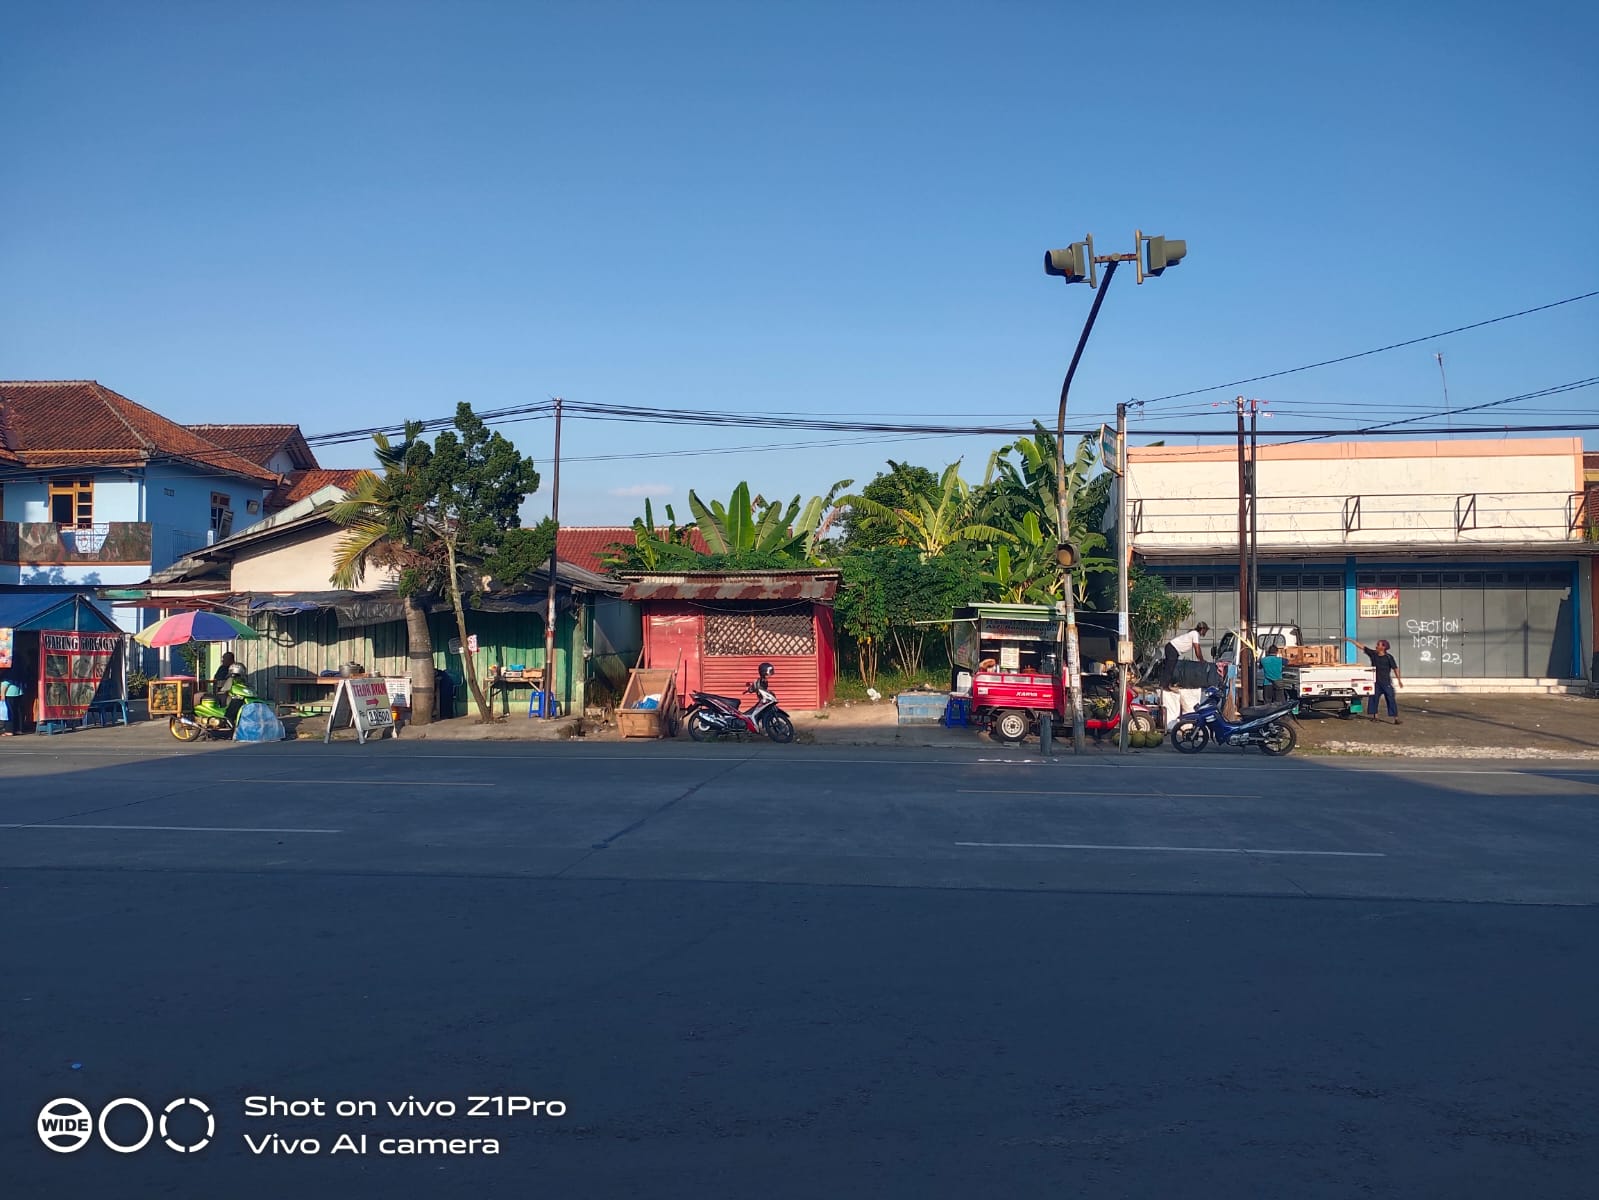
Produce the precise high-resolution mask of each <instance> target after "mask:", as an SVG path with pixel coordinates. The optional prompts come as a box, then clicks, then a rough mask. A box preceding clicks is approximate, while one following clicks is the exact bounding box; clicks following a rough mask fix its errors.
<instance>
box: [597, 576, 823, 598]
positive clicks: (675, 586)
mask: <svg viewBox="0 0 1599 1200" xmlns="http://www.w3.org/2000/svg"><path fill="white" fill-rule="evenodd" d="M625 581H626V583H627V590H626V591H624V592H623V593H622V598H623V599H624V600H819V601H821V602H823V603H829V602H831V601H832V599H833V597H834V596H835V595H836V594H837V592H838V581H839V573H838V572H837V571H646V572H633V571H629V572H628V573H627V575H626V576H625Z"/></svg>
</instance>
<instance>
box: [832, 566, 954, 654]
mask: <svg viewBox="0 0 1599 1200" xmlns="http://www.w3.org/2000/svg"><path fill="white" fill-rule="evenodd" d="M840 570H841V571H842V573H843V579H842V580H841V581H840V586H839V594H838V600H837V608H836V612H837V615H838V619H839V625H840V628H842V629H843V630H844V631H845V632H846V633H847V634H848V635H849V636H850V637H851V638H852V639H853V640H854V642H855V645H856V647H857V648H858V649H859V650H860V651H861V659H862V670H863V673H864V671H865V669H866V665H867V661H868V656H869V655H877V654H879V653H880V648H881V647H883V646H885V645H886V646H887V647H888V648H889V649H890V650H891V651H892V653H893V656H894V661H895V663H896V664H897V665H898V667H899V669H900V670H902V671H906V672H910V673H916V672H919V671H920V670H921V669H922V661H923V657H924V655H925V653H926V649H927V644H928V639H929V637H931V638H933V639H934V641H936V642H942V641H943V640H944V630H945V625H944V624H943V622H947V621H948V620H949V618H950V615H951V614H952V613H953V612H954V611H955V609H956V608H958V607H959V606H961V605H962V604H968V603H970V602H971V601H972V600H975V599H977V598H978V596H979V595H981V591H982V584H981V581H980V580H979V578H978V572H977V562H976V561H975V556H974V555H973V554H972V553H970V552H969V551H966V550H960V549H957V550H952V551H949V552H947V553H945V554H941V555H933V556H929V555H924V554H922V553H921V552H920V551H918V550H916V549H915V548H913V547H908V546H907V547H899V548H894V547H884V548H881V549H877V550H866V551H862V552H860V553H857V554H851V555H849V556H848V557H846V558H845V559H844V560H843V561H842V562H841V564H840ZM877 666H878V660H877V659H876V658H875V657H873V658H872V659H871V668H872V670H873V671H874V672H875V671H876V669H877Z"/></svg>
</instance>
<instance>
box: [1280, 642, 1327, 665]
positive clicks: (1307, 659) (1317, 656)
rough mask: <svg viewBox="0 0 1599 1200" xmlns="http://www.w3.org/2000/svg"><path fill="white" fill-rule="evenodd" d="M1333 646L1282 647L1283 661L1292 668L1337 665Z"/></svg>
mask: <svg viewBox="0 0 1599 1200" xmlns="http://www.w3.org/2000/svg"><path fill="white" fill-rule="evenodd" d="M1336 652H1337V647H1335V646H1284V647H1283V661H1284V662H1286V663H1287V664H1289V665H1290V666H1294V667H1332V666H1336V665H1337V663H1338V660H1337V658H1336V657H1335V655H1336Z"/></svg>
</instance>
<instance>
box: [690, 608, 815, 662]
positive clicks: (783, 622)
mask: <svg viewBox="0 0 1599 1200" xmlns="http://www.w3.org/2000/svg"><path fill="white" fill-rule="evenodd" d="M705 653H706V654H710V655H715V656H717V657H732V656H735V655H746V654H754V655H766V656H770V657H772V658H782V657H794V656H799V655H805V654H814V653H816V629H815V626H814V625H813V624H812V623H811V614H810V613H808V612H798V613H706V614H705Z"/></svg>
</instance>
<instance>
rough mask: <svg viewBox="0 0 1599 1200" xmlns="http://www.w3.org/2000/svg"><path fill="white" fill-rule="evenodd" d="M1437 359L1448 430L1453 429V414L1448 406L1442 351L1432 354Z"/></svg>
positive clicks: (1447, 389) (1446, 381)
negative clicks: (1442, 383) (1442, 384)
mask: <svg viewBox="0 0 1599 1200" xmlns="http://www.w3.org/2000/svg"><path fill="white" fill-rule="evenodd" d="M1433 357H1434V358H1436V359H1437V360H1438V376H1439V378H1441V379H1442V380H1443V381H1444V419H1445V420H1446V421H1448V423H1449V431H1450V432H1451V433H1453V432H1454V430H1455V414H1454V411H1453V410H1452V409H1451V408H1450V407H1449V375H1448V373H1447V372H1445V371H1444V356H1443V354H1442V352H1439V353H1437V354H1434V355H1433Z"/></svg>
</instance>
